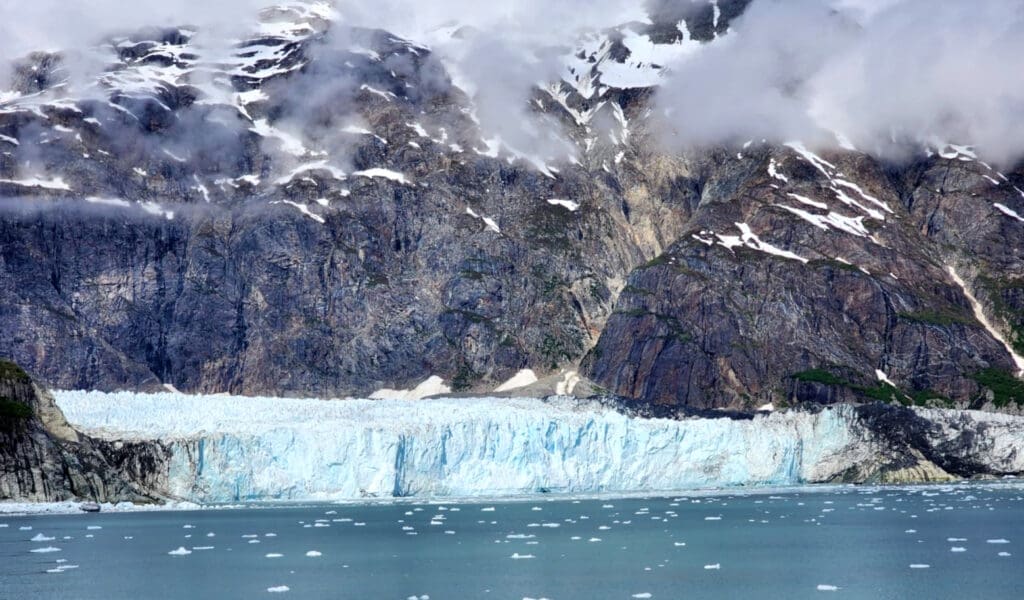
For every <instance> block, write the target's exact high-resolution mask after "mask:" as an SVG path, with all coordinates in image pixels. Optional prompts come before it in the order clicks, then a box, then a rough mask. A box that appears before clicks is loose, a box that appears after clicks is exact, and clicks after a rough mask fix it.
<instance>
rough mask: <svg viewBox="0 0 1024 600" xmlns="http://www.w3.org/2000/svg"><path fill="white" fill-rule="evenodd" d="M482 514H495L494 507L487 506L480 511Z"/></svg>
mask: <svg viewBox="0 0 1024 600" xmlns="http://www.w3.org/2000/svg"><path fill="white" fill-rule="evenodd" d="M480 512H494V507H493V506H485V507H483V508H481V509H480Z"/></svg>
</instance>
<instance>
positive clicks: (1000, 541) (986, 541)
mask: <svg viewBox="0 0 1024 600" xmlns="http://www.w3.org/2000/svg"><path fill="white" fill-rule="evenodd" d="M985 543H986V544H1009V543H1010V540H1004V539H1003V538H999V539H997V540H985Z"/></svg>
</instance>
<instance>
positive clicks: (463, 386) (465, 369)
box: [452, 364, 480, 392]
mask: <svg viewBox="0 0 1024 600" xmlns="http://www.w3.org/2000/svg"><path fill="white" fill-rule="evenodd" d="M479 380H480V375H479V374H478V373H475V372H473V370H472V369H470V368H469V366H468V365H466V364H462V365H460V366H459V371H458V372H457V373H456V374H455V377H452V391H454V392H464V391H466V390H468V389H469V388H471V387H473V384H474V383H476V382H477V381H479Z"/></svg>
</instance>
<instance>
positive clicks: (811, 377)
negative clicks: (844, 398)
mask: <svg viewBox="0 0 1024 600" xmlns="http://www.w3.org/2000/svg"><path fill="white" fill-rule="evenodd" d="M790 377H791V378H793V379H795V380H797V381H806V382H810V383H821V384H824V385H838V386H846V385H847V383H846V382H845V381H843V380H842V379H840V378H838V377H836V376H835V375H833V374H832V373H829V372H828V371H826V370H825V369H811V370H809V371H801V372H799V373H795V374H793V375H790Z"/></svg>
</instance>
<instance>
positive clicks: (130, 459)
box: [0, 361, 166, 502]
mask: <svg viewBox="0 0 1024 600" xmlns="http://www.w3.org/2000/svg"><path fill="white" fill-rule="evenodd" d="M165 460H166V454H165V453H164V449H163V448H162V447H161V446H160V445H158V444H151V443H144V442H138V443H127V444H123V443H120V442H104V441H100V440H96V439H93V438H91V437H89V436H85V435H82V434H79V433H78V432H76V431H75V430H74V429H73V428H71V427H70V426H69V425H68V423H67V421H66V420H65V419H64V415H63V414H62V413H61V411H60V409H59V408H58V407H57V405H56V404H55V403H54V401H53V396H51V395H50V393H49V392H46V391H44V390H42V389H40V388H39V387H37V386H36V385H35V383H33V382H32V379H31V378H30V377H29V376H28V375H27V374H26V373H25V371H23V370H22V369H21V368H20V367H18V366H17V365H15V364H13V363H10V362H7V361H0V500H19V501H33V502H55V501H63V500H92V501H96V502H120V501H133V502H152V501H155V500H157V499H158V497H157V496H155V495H154V494H153V493H151V492H150V491H148V490H152V489H159V488H160V487H162V484H161V482H160V478H161V477H162V476H163V475H162V473H163V472H164V470H165V468H166V467H165V465H164V462H165Z"/></svg>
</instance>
